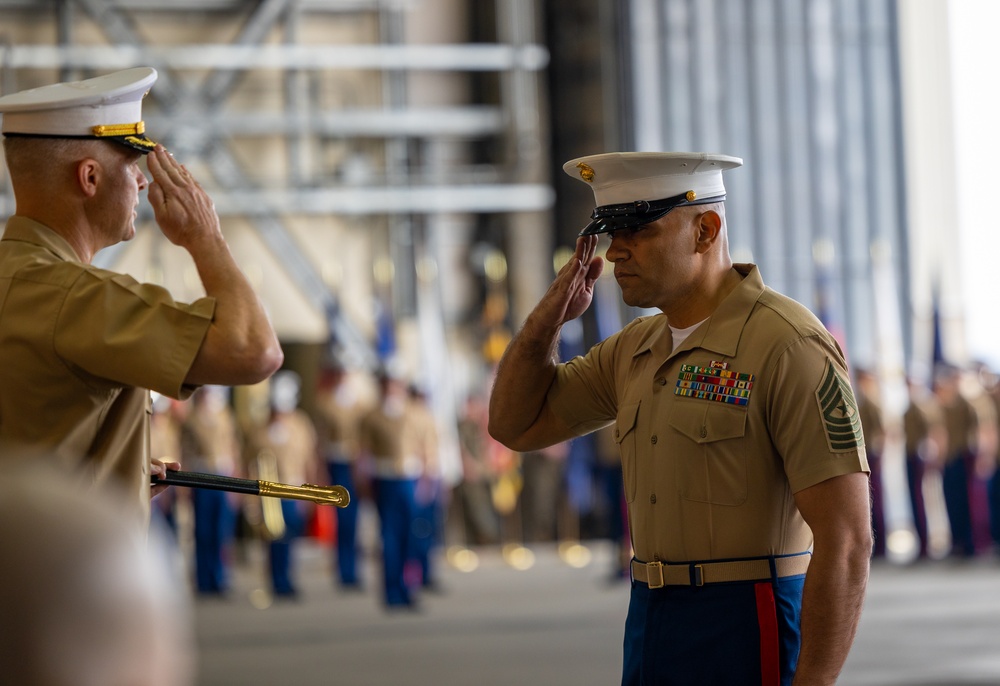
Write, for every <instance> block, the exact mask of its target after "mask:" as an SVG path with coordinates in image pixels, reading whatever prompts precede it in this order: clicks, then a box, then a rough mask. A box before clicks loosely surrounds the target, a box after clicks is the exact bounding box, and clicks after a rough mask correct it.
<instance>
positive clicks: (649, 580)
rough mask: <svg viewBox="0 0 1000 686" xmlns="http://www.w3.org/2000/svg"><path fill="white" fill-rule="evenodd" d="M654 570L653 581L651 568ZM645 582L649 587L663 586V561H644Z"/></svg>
mask: <svg viewBox="0 0 1000 686" xmlns="http://www.w3.org/2000/svg"><path fill="white" fill-rule="evenodd" d="M654 569H655V570H656V577H657V580H656V581H655V582H654V581H653V570H654ZM646 584H647V585H648V586H649V587H650V588H663V585H664V584H663V563H662V562H660V561H659V560H656V561H655V562H647V563H646Z"/></svg>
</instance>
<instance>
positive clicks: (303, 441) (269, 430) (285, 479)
mask: <svg viewBox="0 0 1000 686" xmlns="http://www.w3.org/2000/svg"><path fill="white" fill-rule="evenodd" d="M252 441H253V445H254V447H255V448H256V449H257V450H258V451H269V452H271V453H272V454H273V455H274V458H275V463H276V466H277V469H278V481H280V482H282V483H286V484H292V485H294V486H298V485H301V484H304V483H309V480H310V479H313V478H314V475H315V472H316V459H317V452H316V428H315V427H314V426H313V423H312V420H311V419H309V415H308V414H306V413H305V412H304V411H302V410H295V411H294V412H286V413H281V414H280V415H276V416H274V417H272V419H271V421H270V422H268V423H267V424H266V425H265V426H262V427H259V428H258V429H256V431H255V432H254V435H253V438H252Z"/></svg>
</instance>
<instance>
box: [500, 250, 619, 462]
mask: <svg viewBox="0 0 1000 686" xmlns="http://www.w3.org/2000/svg"><path fill="white" fill-rule="evenodd" d="M596 249H597V237H596V236H585V237H581V238H579V239H577V242H576V252H575V253H573V257H572V258H570V260H569V261H568V262H567V263H566V264H565V265H564V266H563V268H562V269H561V270H559V274H557V275H556V278H555V281H553V282H552V285H551V286H549V289H548V291H547V292H546V293H545V295H544V296H543V297H542V299H541V300H540V301H539V303H538V304H537V305H536V306H535V309H534V310H532V312H531V314H529V315H528V318H527V319H526V320H525V322H524V325H523V326H522V327H521V330H520V331H519V332H518V333H517V334H516V335H515V336H514V338H513V340H511V342H510V345H508V346H507V350H506V351H505V352H504V354H503V357H502V358H501V360H500V364H499V365H498V367H497V375H496V380H495V381H494V383H493V393H492V394H491V396H490V417H489V432H490V435H491V436H493V438H495V439H496V440H498V441H500V442H501V443H503V444H504V445H505V446H507V447H508V448H510V449H511V450H517V451H521V452H523V451H526V450H534V449H537V448H542V447H545V446H549V445H552V444H554V443H558V442H560V441H563V440H566V439H567V438H570V437H571V433H570V431H569V427H567V426H566V425H565V423H564V422H562V421H561V420H559V418H558V417H556V416H555V415H554V414H553V413H552V412H551V410H550V408H549V407H548V405H546V403H545V396H546V394H547V393H548V390H549V387H550V386H551V385H552V381H553V379H554V378H555V373H556V363H557V358H556V350H557V344H558V342H559V332H560V330H561V329H562V326H563V324H565V323H566V322H568V321H570V320H571V319H575V318H576V317H579V316H580V315H581V314H583V312H584V311H585V310H586V309H587V308H588V307H589V306H590V303H591V301H592V300H593V297H594V282H596V281H597V278H598V277H599V276H600V275H601V271H602V269H603V267H604V262H603V260H602V258H600V257H597V256H595V252H596Z"/></svg>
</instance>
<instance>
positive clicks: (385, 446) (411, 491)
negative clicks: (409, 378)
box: [358, 370, 424, 610]
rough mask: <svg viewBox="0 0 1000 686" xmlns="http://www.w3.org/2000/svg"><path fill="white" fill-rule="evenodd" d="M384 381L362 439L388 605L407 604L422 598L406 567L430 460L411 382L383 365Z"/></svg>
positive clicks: (380, 379)
mask: <svg viewBox="0 0 1000 686" xmlns="http://www.w3.org/2000/svg"><path fill="white" fill-rule="evenodd" d="M378 387H379V398H378V404H377V406H376V407H374V408H372V409H371V410H370V411H369V412H367V413H366V414H365V415H364V417H362V419H361V425H360V427H359V432H358V439H359V443H360V446H361V455H362V456H363V458H364V459H365V460H366V462H367V464H369V465H370V467H369V468H370V470H371V472H372V475H373V484H372V493H373V495H374V497H375V508H376V510H377V511H378V517H379V532H380V534H381V538H382V579H383V591H384V597H383V601H384V603H385V606H386V608H387V609H403V610H405V609H412V608H414V607H416V604H417V599H416V597H415V596H414V594H413V590H412V588H411V580H409V579H407V578H406V576H405V574H404V572H405V569H406V563H407V561H408V560H410V559H415V551H414V546H413V536H412V531H413V522H414V517H415V514H416V508H417V501H416V497H417V481H418V479H420V478H421V476H423V474H424V464H423V459H422V457H423V456H422V453H420V452H419V451H418V450H417V448H418V447H419V446H416V445H414V440H413V436H414V434H413V431H412V430H410V416H409V415H408V410H409V407H408V398H407V391H406V383H405V382H404V381H403V379H402V378H400V377H399V376H398V374H397V373H395V372H393V371H391V370H380V371H379V373H378Z"/></svg>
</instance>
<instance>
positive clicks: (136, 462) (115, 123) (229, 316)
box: [0, 67, 283, 521]
mask: <svg viewBox="0 0 1000 686" xmlns="http://www.w3.org/2000/svg"><path fill="white" fill-rule="evenodd" d="M155 81H156V71H155V70H153V69H150V68H148V67H139V68H135V69H126V70H124V71H119V72H115V73H113V74H107V75H105V76H99V77H96V78H93V79H87V80H85V81H77V82H72V83H61V84H56V85H51V86H43V87H41V88H35V89H32V90H26V91H22V92H20V93H14V94H11V95H7V96H4V97H2V98H0V113H3V128H2V130H3V135H4V154H5V157H6V162H7V167H8V169H9V170H10V180H11V185H12V187H13V190H14V197H15V201H16V211H15V215H14V216H12V217H11V218H10V219H9V220H8V221H7V225H6V228H5V230H4V234H3V239H2V240H0V304H2V307H0V358H2V359H3V361H4V364H3V365H0V444H2V447H3V451H2V454H3V456H4V458H5V459H9V456H11V455H26V456H36V455H39V454H46V455H48V454H51V455H54V456H55V457H56V458H57V459H59V460H60V461H61V463H62V464H63V465H64V466H67V467H69V468H70V470H72V471H74V472H76V473H78V474H80V475H81V476H82V477H83V480H84V481H85V482H90V483H94V484H100V483H103V482H106V481H115V482H117V483H118V484H120V485H122V486H124V487H125V488H126V489H127V490H128V492H129V494H130V495H131V498H132V504H133V506H134V509H135V510H136V513H137V519H138V521H146V519H148V516H149V499H150V492H151V489H150V479H151V472H152V473H153V474H163V473H164V471H165V470H164V466H163V465H162V464H161V463H159V462H152V463H151V460H150V446H149V411H150V390H153V391H156V392H158V393H162V394H163V395H166V396H169V397H171V398H186V397H187V396H189V395H190V394H191V392H192V391H193V390H194V388H195V387H196V386H198V385H201V384H207V383H217V384H226V385H231V384H248V383H256V382H258V381H261V380H263V379H265V378H267V377H268V376H269V375H270V374H271V373H272V372H273V371H274V370H275V369H277V368H278V367H279V366H280V364H281V361H282V357H283V356H282V352H281V348H280V346H279V344H278V340H277V338H276V336H275V334H274V331H273V329H272V328H271V324H270V322H269V321H268V317H267V314H266V313H265V311H264V308H263V306H262V305H261V303H260V301H259V300H258V298H257V296H256V295H255V294H254V292H253V290H252V289H251V287H250V284H249V282H248V281H247V280H246V278H245V277H244V275H243V273H242V272H241V271H240V269H239V267H238V266H237V264H236V262H235V261H234V260H233V257H232V255H231V254H230V252H229V248H228V246H227V245H226V242H225V239H224V238H223V235H222V231H221V227H220V223H219V217H218V215H217V214H216V212H215V209H214V206H213V204H212V200H211V198H210V197H209V196H208V195H207V194H206V193H205V191H204V190H203V189H202V188H201V186H200V185H199V184H198V183H197V181H196V180H195V179H194V178H193V177H192V175H191V174H190V172H188V170H187V169H186V168H185V167H184V166H183V165H181V164H180V163H179V162H178V161H176V160H175V159H174V158H173V156H172V155H170V153H168V152H167V151H166V150H165V149H164V148H163V146H161V145H157V144H156V143H154V142H153V141H152V140H150V139H149V138H147V137H146V135H145V124H144V123H143V121H142V113H141V110H142V101H143V98H144V96H145V95H146V93H147V92H149V90H150V89H151V88H152V86H153V84H154V82H155ZM144 158H145V159H146V161H147V164H148V168H149V173H150V174H151V176H152V183H150V182H149V180H148V179H147V178H146V175H145V174H144V173H143V171H142V170H141V169H140V162H141V161H142V160H143V159H144ZM147 189H148V194H147V195H148V200H149V203H150V204H151V205H152V208H153V213H154V216H155V219H156V223H157V224H158V225H159V227H160V230H161V231H162V232H163V234H164V235H165V236H166V237H167V238H168V239H169V240H170V241H171V242H172V243H174V244H176V245H178V246H180V247H181V248H183V249H185V250H186V251H187V252H188V253H189V254H190V255H191V257H192V259H193V261H194V264H195V266H196V268H197V270H198V275H199V277H200V279H201V282H202V285H203V286H204V289H205V292H206V297H204V298H200V299H198V300H196V301H195V302H193V303H190V304H187V303H180V302H177V301H175V300H174V299H173V298H172V297H171V295H170V293H168V292H167V291H166V290H165V289H163V288H161V287H159V286H156V285H153V284H143V283H138V282H136V281H135V280H134V279H133V278H131V277H130V276H127V275H125V274H118V273H115V272H112V271H109V270H106V269H99V268H97V267H94V266H93V265H92V264H91V261H92V259H93V257H94V255H95V254H96V253H97V252H98V251H99V250H101V249H103V248H106V247H108V246H111V245H114V244H116V243H119V242H121V241H127V240H130V239H131V238H132V237H133V236H134V235H135V217H136V208H137V207H138V204H139V197H140V196H139V194H140V192H142V191H143V190H147ZM54 200H55V201H54ZM173 466H174V467H176V465H173ZM163 488H164V486H162V485H161V486H156V487H154V490H162V489H163Z"/></svg>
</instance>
